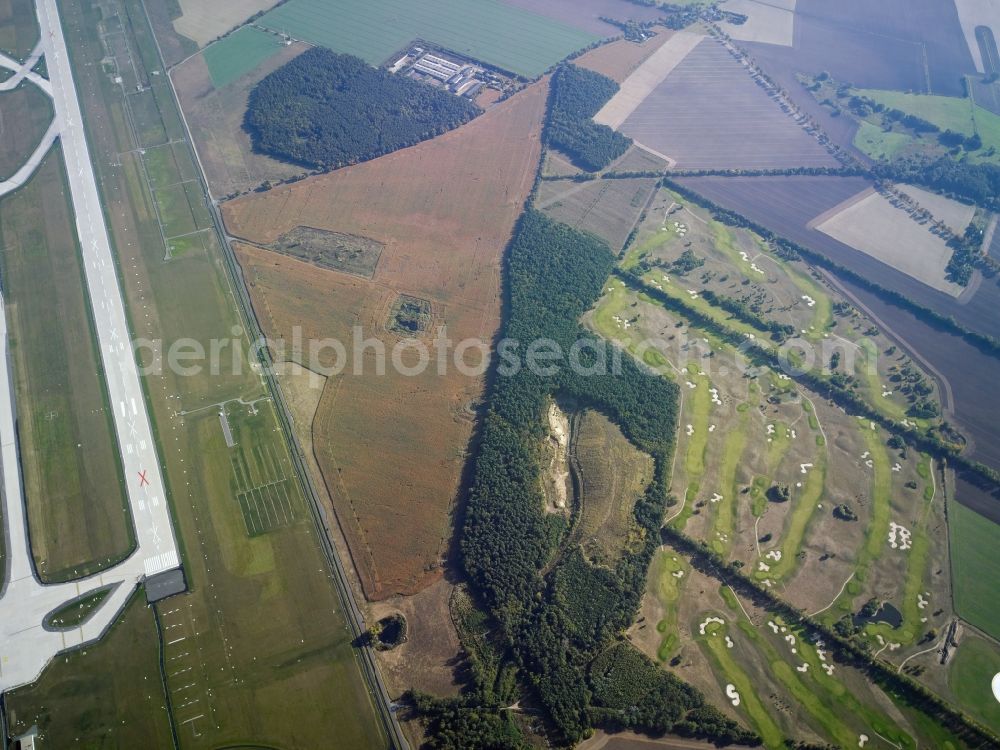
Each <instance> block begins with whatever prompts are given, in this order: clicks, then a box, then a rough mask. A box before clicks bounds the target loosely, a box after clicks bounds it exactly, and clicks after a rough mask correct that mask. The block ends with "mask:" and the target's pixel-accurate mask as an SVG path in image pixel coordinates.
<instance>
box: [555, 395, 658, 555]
mask: <svg viewBox="0 0 1000 750" xmlns="http://www.w3.org/2000/svg"><path fill="white" fill-rule="evenodd" d="M570 450H571V455H572V464H573V466H574V468H575V470H576V473H577V478H578V480H579V483H578V486H579V488H580V496H579V497H578V498H577V502H578V505H579V508H580V522H579V526H578V527H577V530H576V533H577V534H578V537H579V540H580V545H581V546H582V547H583V550H584V552H585V553H586V554H587V557H588V558H590V560H591V561H592V562H595V563H600V564H607V565H611V566H614V563H615V562H616V561H617V560H618V558H619V557H620V556H621V555H622V553H623V552H624V551H626V550H628V549H629V548H630V542H634V541H635V540H634V539H633V538H632V537H634V535H635V532H636V531H637V528H638V527H637V526H636V523H635V519H634V517H633V515H632V511H633V508H634V507H635V502H636V500H638V499H639V498H640V497H641V496H642V494H643V492H645V490H646V485H648V484H649V482H650V481H651V480H652V478H653V459H652V457H651V456H649V455H647V454H645V453H643V452H642V451H640V450H639V449H638V448H636V447H635V446H633V445H632V444H631V443H630V442H629V441H628V439H626V437H625V436H624V435H622V432H621V430H620V429H619V428H618V426H617V425H615V424H614V423H613V422H611V420H609V419H608V418H607V417H605V416H604V415H603V414H601V413H600V412H596V411H594V410H592V409H585V410H584V411H582V412H580V414H579V415H578V416H577V417H576V419H575V420H574V431H573V437H572V444H571V448H570Z"/></svg>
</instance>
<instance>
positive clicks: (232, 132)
mask: <svg viewBox="0 0 1000 750" xmlns="http://www.w3.org/2000/svg"><path fill="white" fill-rule="evenodd" d="M238 33H243V32H238ZM256 33H264V32H256ZM236 36H237V35H236V34H234V35H233V37H236ZM268 36H271V35H270V34H268ZM230 38H232V37H227V40H228V39H230ZM220 44H221V43H220ZM216 46H218V45H213V46H212V47H209V48H208V49H207V50H205V51H203V52H201V53H199V54H197V55H195V56H194V57H191V58H189V59H188V60H186V61H185V62H183V63H182V64H180V65H178V66H177V67H175V68H173V69H172V70H171V71H170V76H171V79H172V80H173V82H174V86H175V87H176V90H177V96H178V98H179V99H180V102H181V106H182V107H183V108H184V115H185V117H186V118H187V122H188V126H189V127H190V128H191V137H192V138H194V141H195V144H196V145H197V147H198V155H199V157H200V158H201V164H202V167H203V168H204V169H205V175H206V177H207V179H208V184H209V187H210V188H211V191H212V194H213V195H216V196H229V195H235V194H238V193H243V192H247V191H250V190H253V189H254V188H256V187H258V186H259V185H261V184H263V183H265V182H278V181H279V180H285V179H288V178H289V177H293V176H298V175H301V174H302V171H303V170H302V167H299V166H294V165H291V164H286V163H284V162H281V161H278V160H277V159H272V158H271V157H269V156H267V155H265V154H258V153H255V152H254V150H253V147H252V145H251V143H250V136H249V135H248V134H247V132H246V131H245V130H244V129H243V115H244V113H245V112H246V110H247V100H248V99H249V96H250V91H251V90H252V89H253V87H254V86H256V85H257V83H259V82H260V81H261V80H262V79H263V78H264V77H265V76H267V75H269V74H270V73H273V72H274V71H275V70H277V69H278V68H280V67H281V66H282V65H284V64H285V63H287V62H289V61H290V60H292V59H294V58H295V57H297V56H298V55H300V54H301V53H302V52H304V51H305V50H306V49H308V46H307V45H305V44H301V43H295V44H291V45H289V46H287V47H282V48H281V49H279V50H277V51H275V52H274V54H272V55H270V56H268V57H266V58H264V59H263V61H258V63H257V65H256V66H255V67H253V68H252V69H249V70H247V71H246V72H245V73H243V74H242V75H241V76H240V77H239V78H236V79H234V80H228V79H229V77H230V75H231V74H232V73H233V72H236V71H238V70H241V69H242V68H243V67H244V65H243V61H242V59H241V58H230V57H228V56H222V57H220V58H219V59H217V61H216V73H215V74H214V75H220V74H221V73H222V72H225V78H224V79H223V80H226V84H225V85H223V86H217V85H216V82H215V80H214V78H213V73H212V68H211V66H210V64H209V59H210V55H212V54H215V53H213V52H212V50H214V49H215V48H216ZM229 50H232V47H230V48H229ZM220 66H221V67H220Z"/></svg>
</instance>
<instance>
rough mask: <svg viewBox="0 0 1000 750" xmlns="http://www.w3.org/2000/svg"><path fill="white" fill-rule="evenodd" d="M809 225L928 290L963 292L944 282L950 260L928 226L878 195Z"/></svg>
mask: <svg viewBox="0 0 1000 750" xmlns="http://www.w3.org/2000/svg"><path fill="white" fill-rule="evenodd" d="M859 195H860V194H859ZM855 198H857V196H855ZM810 225H811V226H814V228H815V229H817V230H818V231H820V232H822V233H823V234H826V235H828V236H830V237H833V238H834V239H835V240H838V241H840V242H843V243H844V244H845V245H849V246H851V247H853V248H854V249H855V250H858V251H860V252H862V253H865V254H866V255H870V256H871V257H873V258H875V259H876V260H879V261H881V262H883V263H885V264H886V265H887V266H892V267H893V268H895V269H896V270H897V271H900V272H902V273H905V274H906V275H907V276H910V277H912V278H914V279H916V280H917V281H920V282H923V283H924V284H926V285H927V286H929V287H931V288H932V289H937V290H938V291H939V292H944V293H945V294H950V295H952V296H953V297H957V296H959V295H960V294H961V293H962V291H963V287H961V286H959V285H958V284H953V283H951V282H950V281H948V280H947V279H945V268H946V267H947V265H948V260H949V259H950V258H951V248H949V247H948V245H947V244H946V243H945V241H944V240H943V239H942V238H941V237H938V236H937V235H934V234H931V232H930V231H929V225H921V224H918V223H917V222H916V221H914V220H913V219H912V218H910V216H909V215H908V214H907V213H906V212H905V211H904V210H902V209H899V208H896V207H894V206H893V205H892V204H891V203H889V201H888V200H886V199H885V198H884V197H882V196H881V195H879V194H878V193H875V192H868V194H867V195H864V196H863V197H861V198H860V199H859V200H855V199H854V198H852V199H850V200H848V201H845V202H844V204H842V207H841V208H840V210H839V211H836V212H828V215H827V216H825V217H818V220H814V222H810Z"/></svg>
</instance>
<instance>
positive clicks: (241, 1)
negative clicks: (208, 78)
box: [173, 0, 278, 47]
mask: <svg viewBox="0 0 1000 750" xmlns="http://www.w3.org/2000/svg"><path fill="white" fill-rule="evenodd" d="M176 2H177V3H178V5H180V11H181V12H180V14H179V16H178V17H177V18H175V19H174V21H173V25H174V29H175V30H176V31H177V33H178V34H182V35H183V36H186V37H187V38H188V39H191V40H192V41H193V42H195V44H197V45H198V46H199V47H204V46H205V45H206V44H208V43H209V42H210V41H212V40H213V39H215V38H216V37H219V36H222V35H223V34H225V33H227V32H229V31H232V30H233V29H235V28H236V27H237V26H239V25H241V24H242V23H243V22H244V21H246V20H247V19H248V18H250V17H251V16H253V15H255V14H257V13H260V12H261V11H264V10H268V9H269V8H273V7H274V6H275V5H277V4H278V2H277V0H216V1H214V2H211V3H204V2H200V1H199V0H176Z"/></svg>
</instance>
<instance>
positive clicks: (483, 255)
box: [223, 83, 547, 599]
mask: <svg viewBox="0 0 1000 750" xmlns="http://www.w3.org/2000/svg"><path fill="white" fill-rule="evenodd" d="M546 93H547V85H546V84H545V83H540V84H536V85H534V86H532V87H529V88H528V89H526V90H524V91H522V92H521V93H519V94H517V95H516V96H514V97H512V98H511V99H508V100H507V101H506V102H504V103H503V104H501V105H498V106H496V107H494V108H492V109H491V110H489V111H488V112H487V113H486V114H484V115H482V116H481V117H479V118H477V119H476V120H473V121H472V122H471V123H469V124H467V125H465V126H463V127H461V128H459V129H457V130H454V131H451V132H449V133H447V134H445V135H443V136H440V137H438V138H436V139H433V140H431V141H425V142H424V143H421V144H419V145H417V146H414V147H411V148H408V149H403V150H401V151H397V152H395V153H393V154H389V155H387V156H384V157H381V158H379V159H375V160H373V161H370V162H366V163H365V164H361V165H357V166H353V167H348V168H345V169H341V170H337V171H336V172H332V173H329V174H326V175H322V176H318V177H313V178H309V179H307V180H303V181H301V182H297V183H295V184H294V185H290V186H284V187H280V188H276V189H273V190H271V191H269V192H266V193H262V194H257V195H252V196H247V197H244V198H240V199H238V200H236V201H231V202H229V203H227V204H225V205H224V207H223V214H224V217H225V221H226V226H227V228H228V231H229V232H230V234H232V235H235V236H237V237H240V238H243V239H246V240H250V241H253V242H255V243H258V244H267V243H270V242H274V241H275V240H276V239H277V238H278V237H279V236H280V235H281V234H283V233H285V232H287V231H289V230H291V229H294V228H295V227H296V226H308V227H312V228H315V229H322V230H327V231H332V232H339V233H342V234H350V235H356V236H359V237H367V238H369V239H371V240H373V241H375V242H378V243H381V244H382V245H383V246H384V248H383V250H382V252H381V255H380V256H379V260H378V263H377V265H376V266H375V271H374V275H373V276H372V278H371V280H368V279H365V278H361V277H358V276H356V275H347V274H342V273H338V272H335V271H318V270H317V269H316V267H315V266H313V265H310V264H306V263H302V262H300V261H297V260H294V259H290V258H287V257H286V256H283V255H277V254H275V253H273V252H270V251H267V250H261V249H257V248H253V247H250V246H248V245H241V246H240V248H239V257H240V261H241V264H242V266H243V273H244V276H245V278H246V280H247V283H248V284H249V286H250V290H251V294H252V295H253V297H254V302H255V305H256V307H257V310H258V313H259V314H260V316H261V318H262V321H263V323H264V326H265V330H266V332H267V334H268V335H269V336H270V337H271V338H273V339H276V340H277V339H284V340H286V341H290V340H291V339H292V336H293V334H294V331H295V327H300V330H301V335H302V338H303V340H306V341H308V340H309V339H310V338H315V339H324V338H328V337H333V338H337V339H340V340H341V341H342V342H345V344H348V347H347V348H348V349H349V350H350V349H351V347H350V346H349V343H350V342H351V340H352V338H351V336H352V333H351V328H352V326H355V325H357V326H361V330H362V332H363V335H364V337H366V338H369V337H374V338H375V339H377V340H378V341H380V342H381V343H382V345H384V346H385V347H386V349H387V350H391V349H392V348H393V347H395V346H396V345H397V344H398V343H399V342H401V341H410V342H411V343H412V340H413V339H412V338H411V337H413V336H416V337H417V338H418V340H419V341H423V342H425V343H428V342H429V341H430V339H431V338H433V337H434V336H435V334H436V328H437V327H438V326H446V327H447V336H448V338H449V339H451V340H453V341H460V340H462V339H464V338H466V337H477V338H480V339H483V340H487V341H488V340H490V338H491V337H492V336H493V335H494V333H495V331H496V329H497V326H498V325H499V314H500V298H499V294H500V290H499V278H500V254H501V253H502V251H503V248H504V247H505V246H506V244H507V242H508V241H509V238H510V232H511V230H512V228H513V225H514V221H515V219H516V217H517V215H518V213H519V212H520V210H521V207H522V205H523V201H524V200H525V198H526V197H527V194H528V191H529V189H530V187H531V184H532V180H533V177H534V173H535V170H536V168H537V164H538V159H539V157H540V150H541V147H540V128H541V122H542V116H543V112H544V106H545V100H546ZM484 172H485V173H487V174H492V175H495V178H494V179H493V180H490V181H484V180H482V179H481V175H482V174H483V173H484ZM401 295H405V296H407V297H410V298H414V299H415V300H418V301H424V302H426V303H427V305H428V306H429V309H430V314H429V318H430V321H429V322H428V324H427V325H423V324H421V325H419V326H416V325H415V329H411V330H412V333H408V334H407V336H406V337H405V338H404V336H402V335H401V334H398V333H395V332H393V330H392V326H393V325H394V323H393V321H392V320H390V318H392V319H398V315H395V314H394V313H393V310H396V309H398V307H397V306H396V302H397V300H398V299H399V298H400V296H401ZM403 346H407V344H404V345H403ZM364 356H365V358H364V359H357V360H354V361H351V362H350V363H348V367H347V368H346V369H344V371H343V372H342V373H341V374H339V375H334V376H333V377H330V378H329V379H328V380H327V381H326V383H325V386H324V388H323V393H322V397H321V399H320V402H319V406H318V409H317V412H316V415H315V418H314V420H313V422H312V436H311V437H312V444H313V450H314V452H315V454H316V459H317V462H318V465H319V467H320V469H321V471H322V475H323V478H324V480H325V486H326V489H327V491H328V492H329V493H330V495H331V497H332V500H333V504H334V508H335V509H336V512H337V518H338V520H339V522H340V526H341V528H342V529H343V532H344V534H345V535H346V537H347V541H348V544H349V546H350V551H351V556H352V559H353V561H354V563H355V566H356V567H357V569H358V571H359V575H360V577H361V580H362V583H363V587H364V591H365V593H366V595H367V596H368V597H370V598H375V599H383V598H386V597H389V596H392V595H394V594H397V593H415V592H417V591H420V590H421V589H423V588H425V587H426V586H428V585H430V584H431V583H433V582H434V581H436V580H437V579H438V578H440V576H441V569H440V566H441V560H442V557H443V556H444V555H445V554H446V552H447V546H448V540H449V538H450V534H451V531H450V529H451V521H450V515H449V514H450V511H451V509H452V507H453V504H454V501H455V499H456V494H457V492H458V484H459V479H460V476H461V472H462V467H463V465H464V460H465V454H466V451H467V448H468V442H469V439H470V436H471V434H472V426H473V418H474V414H475V412H476V409H477V404H478V402H479V399H480V398H481V396H482V388H483V383H482V379H481V378H480V377H478V376H476V375H462V374H461V373H460V372H458V371H457V370H455V369H454V368H449V369H448V377H446V378H441V377H439V376H438V375H437V368H436V366H434V367H430V368H428V369H427V370H426V371H424V372H423V373H421V374H416V375H414V376H413V377H405V376H404V375H403V374H402V373H401V372H399V371H396V370H395V368H390V367H388V366H387V368H386V374H385V376H384V377H373V376H372V372H373V370H372V369H371V368H372V367H374V362H373V361H372V359H373V357H374V354H373V352H372V351H369V352H368V353H367V354H365V355H364ZM478 357H479V354H478V352H476V351H472V352H471V353H468V356H467V360H466V361H467V362H468V363H469V364H471V365H474V364H475V363H476V362H477V361H478ZM278 358H279V359H280V358H285V359H291V360H296V361H299V364H301V365H303V366H306V367H309V368H310V369H313V370H316V369H317V368H318V367H319V366H322V367H331V366H332V365H333V364H334V363H335V360H336V357H335V355H334V353H333V352H332V351H331V350H327V351H325V352H323V353H317V355H316V359H317V361H316V362H315V363H310V361H308V359H307V354H306V353H297V352H294V351H293V352H288V351H286V352H285V353H284V354H281V353H279V354H278ZM400 358H401V359H400V361H401V362H403V364H404V365H405V366H412V365H413V364H414V353H413V352H412V351H411V352H409V353H406V355H405V357H404V356H403V355H402V354H400ZM303 359H305V360H306V361H302V360H303ZM355 368H360V369H361V371H362V372H363V373H364V374H365V376H364V377H358V376H356V375H354V374H353V373H354V372H355ZM387 466H390V467H392V470H391V471H387V470H386V467H387ZM404 494H405V497H406V498H407V501H406V502H405V503H402V502H400V497H401V496H403V495H404ZM403 528H405V529H406V530H407V533H406V534H400V529H403Z"/></svg>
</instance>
